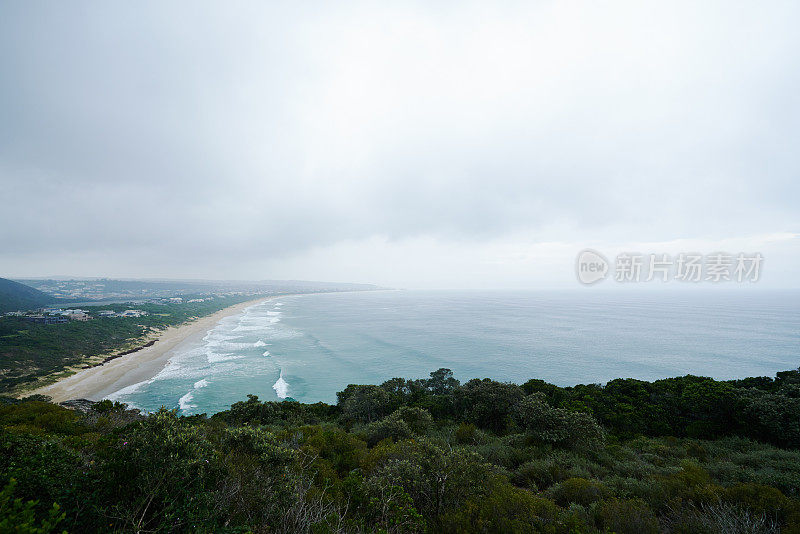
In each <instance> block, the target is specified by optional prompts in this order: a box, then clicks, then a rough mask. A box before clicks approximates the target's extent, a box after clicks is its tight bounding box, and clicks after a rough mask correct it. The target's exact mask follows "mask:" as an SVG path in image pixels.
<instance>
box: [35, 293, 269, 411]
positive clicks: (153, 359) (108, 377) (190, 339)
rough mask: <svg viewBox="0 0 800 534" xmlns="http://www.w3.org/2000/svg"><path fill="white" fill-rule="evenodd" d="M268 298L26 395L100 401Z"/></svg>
mask: <svg viewBox="0 0 800 534" xmlns="http://www.w3.org/2000/svg"><path fill="white" fill-rule="evenodd" d="M272 298H276V297H266V298H265V297H260V298H258V299H253V300H249V301H247V302H242V303H239V304H235V305H233V306H230V307H228V308H224V309H222V310H220V311H218V312H216V313H213V314H211V315H208V316H206V317H201V318H200V319H197V320H196V321H193V322H191V323H186V324H182V325H180V326H173V327H169V328H167V329H166V330H164V331H163V332H162V333H161V335H159V336H158V338H157V341H156V342H155V344H153V345H152V346H150V347H145V348H143V349H141V350H139V351H136V352H134V353H131V354H127V355H125V356H120V357H119V358H115V359H113V360H111V361H110V362H107V363H105V364H103V365H98V366H96V367H92V368H90V369H83V370H81V371H79V372H77V373H76V374H74V375H71V376H68V377H66V378H63V379H61V380H59V381H58V382H55V383H54V384H50V385H48V386H43V387H41V388H38V389H36V390H34V391H32V392H30V393H28V394H42V395H48V396H50V397H52V399H53V402H63V401H65V400H71V399H90V400H102V399H103V398H105V397H106V396H107V395H110V394H111V393H114V392H115V391H119V390H120V389H122V388H124V387H128V386H131V385H133V384H137V383H139V382H142V381H144V380H148V379H150V378H152V377H154V376H155V375H157V374H158V373H159V372H160V371H161V370H162V369H163V368H164V367H165V366H166V365H167V363H168V362H169V359H170V358H171V357H172V355H173V354H176V353H177V352H178V351H180V350H181V349H183V348H185V347H188V346H189V345H191V344H193V343H196V342H198V341H200V340H201V339H202V338H203V337H204V336H205V335H206V333H207V332H208V331H209V330H211V329H212V328H214V326H215V325H216V324H217V323H218V322H219V321H220V320H221V319H223V318H224V317H228V316H230V315H235V314H237V313H240V312H241V311H243V310H244V309H245V308H247V307H249V306H253V305H255V304H258V303H261V302H264V301H267V300H270V299H272Z"/></svg>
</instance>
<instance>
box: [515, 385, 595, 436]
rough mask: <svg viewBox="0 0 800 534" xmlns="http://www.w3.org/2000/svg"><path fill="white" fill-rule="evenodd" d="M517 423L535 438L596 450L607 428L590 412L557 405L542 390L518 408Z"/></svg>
mask: <svg viewBox="0 0 800 534" xmlns="http://www.w3.org/2000/svg"><path fill="white" fill-rule="evenodd" d="M514 420H515V421H516V423H517V425H518V426H519V427H521V428H523V429H525V430H526V432H527V433H528V434H529V435H530V436H531V437H533V438H534V439H536V440H538V441H541V442H543V443H551V444H553V445H558V446H562V447H567V448H571V449H596V448H598V447H599V446H600V445H602V443H603V441H604V436H603V430H602V428H601V427H600V425H599V424H598V423H597V421H596V420H595V419H594V418H593V417H592V416H591V415H589V414H585V413H582V412H572V411H569V410H565V409H563V408H553V407H551V406H550V405H549V404H547V402H546V401H545V399H544V396H543V395H542V394H541V393H534V394H533V395H528V396H527V397H525V398H524V399H523V400H522V401H521V402H520V403H519V404H518V405H517V406H516V407H515V410H514Z"/></svg>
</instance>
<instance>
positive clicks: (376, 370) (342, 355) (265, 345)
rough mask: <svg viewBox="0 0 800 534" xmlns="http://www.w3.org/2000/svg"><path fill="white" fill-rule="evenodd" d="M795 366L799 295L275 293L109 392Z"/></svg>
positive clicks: (261, 391)
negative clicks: (439, 375)
mask: <svg viewBox="0 0 800 534" xmlns="http://www.w3.org/2000/svg"><path fill="white" fill-rule="evenodd" d="M798 366H800V293H798V292H782V293H779V292H756V291H741V292H729V293H728V292H721V291H707V292H706V291H697V292H693V291H688V290H686V291H682V292H680V293H666V292H652V293H633V292H631V293H628V292H624V293H608V292H606V293H602V292H597V291H593V290H591V289H587V290H586V291H574V292H565V293H556V292H511V291H496V292H421V291H380V292H361V293H335V294H316V295H304V296H292V297H281V298H278V299H274V300H269V301H267V302H265V303H263V304H257V305H254V306H251V307H249V308H247V309H246V310H245V311H244V312H243V313H240V314H238V315H234V316H231V317H227V318H225V319H223V320H222V321H221V322H220V323H218V324H217V326H216V327H215V328H214V329H212V330H211V331H209V332H208V334H207V335H206V336H205V338H204V339H203V340H202V341H201V342H198V343H196V344H195V345H194V346H191V347H188V348H186V350H184V351H182V352H181V353H179V354H176V355H175V356H174V357H172V359H171V360H170V363H169V364H168V365H167V366H166V367H165V368H164V370H163V371H161V372H160V373H159V374H158V375H157V376H155V377H154V378H153V379H151V380H148V381H146V382H142V383H140V384H136V385H134V386H130V387H128V388H125V389H124V390H121V391H119V392H117V393H115V394H113V395H112V397H111V398H113V399H116V400H120V401H123V402H126V403H128V404H131V405H133V406H135V407H137V408H140V409H144V410H156V409H158V408H159V407H160V406H165V407H167V408H178V409H179V410H180V412H181V413H183V414H195V413H203V412H206V413H209V414H210V413H215V412H218V411H220V410H224V409H226V408H228V407H229V406H230V405H231V404H232V403H234V402H236V401H240V400H245V399H246V395H247V394H248V393H249V394H254V395H258V397H259V398H260V399H262V400H279V399H286V398H293V399H296V400H299V401H302V402H316V401H325V402H329V403H333V402H335V401H336V392H337V391H341V390H342V389H344V388H345V387H346V386H347V385H348V384H353V383H358V384H379V383H380V382H382V381H384V380H387V379H389V378H392V377H404V378H421V377H426V376H427V375H428V374H429V373H430V372H431V371H433V370H435V369H438V368H440V367H447V368H450V369H452V370H453V371H454V373H455V376H456V378H458V379H460V380H462V381H465V380H468V379H470V378H484V377H490V378H493V379H496V380H501V381H512V382H517V383H522V382H525V381H526V380H528V379H529V378H541V379H544V380H547V381H549V382H552V383H554V384H558V385H561V386H566V385H574V384H578V383H603V382H606V381H608V380H610V379H614V378H619V377H632V378H639V379H644V380H654V379H658V378H665V377H669V376H679V375H685V374H695V375H703V376H711V377H714V378H719V379H729V378H741V377H746V376H762V375H767V376H773V375H774V374H775V373H776V372H777V371H782V370H786V369H795V368H797V367H798Z"/></svg>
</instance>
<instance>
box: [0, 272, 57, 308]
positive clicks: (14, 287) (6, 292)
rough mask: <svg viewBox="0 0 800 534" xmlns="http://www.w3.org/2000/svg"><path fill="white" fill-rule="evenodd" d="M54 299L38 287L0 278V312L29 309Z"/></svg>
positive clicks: (49, 302)
mask: <svg viewBox="0 0 800 534" xmlns="http://www.w3.org/2000/svg"><path fill="white" fill-rule="evenodd" d="M55 300H56V299H55V298H53V297H51V296H50V295H48V294H47V293H43V292H41V291H39V290H38V289H34V288H32V287H29V286H26V285H25V284H20V283H19V282H14V281H13V280H8V279H6V278H0V313H2V312H7V311H16V310H30V309H31V308H39V307H41V306H45V305H47V304H51V303H52V302H54V301H55Z"/></svg>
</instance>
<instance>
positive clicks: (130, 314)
mask: <svg viewBox="0 0 800 534" xmlns="http://www.w3.org/2000/svg"><path fill="white" fill-rule="evenodd" d="M143 315H147V312H146V311H144V310H125V311H124V312H122V313H120V314H119V317H142V316H143Z"/></svg>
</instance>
